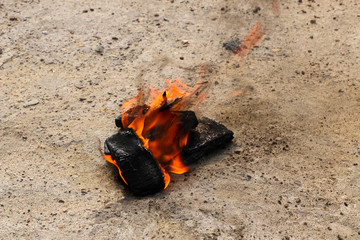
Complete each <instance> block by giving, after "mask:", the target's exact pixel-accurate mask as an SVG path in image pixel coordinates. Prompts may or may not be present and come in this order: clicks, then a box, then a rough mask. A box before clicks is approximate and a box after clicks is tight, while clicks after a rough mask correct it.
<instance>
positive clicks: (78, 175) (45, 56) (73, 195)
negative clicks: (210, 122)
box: [0, 0, 360, 239]
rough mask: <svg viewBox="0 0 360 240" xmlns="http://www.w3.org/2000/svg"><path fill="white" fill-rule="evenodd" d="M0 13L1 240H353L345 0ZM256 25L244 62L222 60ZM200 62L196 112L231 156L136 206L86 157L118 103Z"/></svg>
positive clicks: (354, 166) (165, 0)
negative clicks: (257, 33)
mask: <svg viewBox="0 0 360 240" xmlns="http://www.w3.org/2000/svg"><path fill="white" fill-rule="evenodd" d="M276 3H277V4H278V8H276ZM274 4H275V5H274ZM258 7H259V8H260V9H259V8H258ZM0 16H1V18H0V48H1V51H0V84H1V88H0V104H1V112H0V124H1V128H0V129H1V133H0V135H1V138H0V139H1V140H0V142H1V145H0V159H1V161H0V185H1V188H0V191H1V192H0V193H1V194H0V220H1V227H0V239H359V238H360V215H359V211H360V204H359V202H360V201H359V200H360V160H359V155H360V132H359V129H360V121H359V119H360V111H359V110H360V95H359V87H360V82H359V72H360V71H359V69H360V68H359V67H360V66H359V56H360V55H359V53H360V51H359V46H360V37H359V36H360V32H359V21H360V5H359V3H358V1H355V0H348V1H330V0H323V1H318V0H312V1H310V0H309V1H307V0H302V1H300V0H299V1H289V0H284V1H278V2H276V1H273V0H254V1H245V0H236V1H235V0H228V1H224V0H222V1H221V0H219V1H216V0H213V1H210V0H204V1H179V0H171V1H170V0H159V1H141V2H140V1H105V0H93V1H84V0H81V1H78V0H68V1H54V0H33V1H31V0H22V1H20V0H4V1H2V3H1V4H0ZM257 22H260V23H261V24H262V25H263V26H264V28H265V32H266V33H265V36H264V38H263V39H262V40H261V41H260V42H259V43H258V47H256V48H255V49H253V50H252V51H251V52H250V54H249V55H248V56H246V57H245V58H240V57H237V56H234V55H233V54H232V53H231V52H229V51H227V50H225V49H224V48H223V46H222V44H223V43H224V42H226V41H231V40H234V39H236V38H239V39H243V38H244V37H245V36H246V35H247V34H248V33H249V31H250V30H251V29H252V28H253V26H254V25H255V24H256V23H257ZM186 41H188V44H187V43H186ZM182 59H183V60H182ZM200 65H205V66H206V67H207V72H206V74H205V76H204V77H205V79H207V80H208V81H209V82H210V83H211V89H210V91H209V93H208V96H209V99H208V100H207V102H206V103H204V104H202V105H201V107H200V109H198V110H199V113H198V114H199V116H200V115H202V116H208V117H211V118H214V119H216V120H217V121H220V122H221V123H223V124H225V125H226V126H227V127H229V128H230V129H232V130H233V131H234V132H235V139H234V141H233V144H232V145H230V146H229V147H227V148H226V149H223V150H220V151H219V152H217V153H215V154H212V155H211V156H209V157H207V158H206V159H203V160H202V161H201V162H200V163H199V164H197V165H196V166H193V167H192V169H191V171H190V172H188V173H186V174H184V175H172V182H171V183H170V185H169V187H168V188H167V189H166V190H165V191H163V192H161V193H159V194H156V195H154V196H149V197H146V198H135V197H134V196H132V195H131V194H130V193H128V192H127V191H126V189H125V187H124V185H122V184H121V183H120V182H119V178H118V177H117V173H116V170H114V168H113V166H111V165H110V164H107V163H106V162H105V160H104V159H103V158H102V156H101V154H100V152H99V146H102V142H103V141H104V140H105V138H106V137H107V136H109V135H111V134H113V133H114V132H115V131H116V128H115V126H114V117H115V116H117V115H118V114H119V111H120V108H119V106H118V105H119V104H120V103H122V102H125V101H127V100H128V99H129V98H131V97H133V96H135V95H136V93H137V88H138V87H139V86H141V85H142V84H143V83H144V82H145V83H150V84H152V85H153V86H154V87H163V86H164V79H167V78H169V79H175V78H181V79H182V80H183V81H184V82H186V83H188V84H192V85H193V84H195V82H196V80H197V78H198V77H199V70H198V66H200ZM239 89H246V91H245V92H244V93H243V94H240V95H237V96H236V97H232V98H231V97H229V96H230V95H231V93H233V92H234V91H236V90H239Z"/></svg>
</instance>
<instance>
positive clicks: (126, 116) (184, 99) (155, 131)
mask: <svg viewBox="0 0 360 240" xmlns="http://www.w3.org/2000/svg"><path fill="white" fill-rule="evenodd" d="M166 83H167V85H168V87H167V88H165V89H164V90H163V91H160V90H159V89H151V88H149V92H144V91H143V90H140V91H139V93H138V95H137V96H136V97H135V98H133V99H131V100H130V101H128V102H126V103H124V104H123V105H122V112H123V115H122V118H121V121H122V125H123V127H124V129H130V128H131V129H133V130H134V131H135V133H136V134H137V136H138V137H139V138H140V139H141V141H142V143H143V145H144V146H145V148H147V149H148V150H149V151H150V152H151V153H152V155H153V156H154V158H155V159H156V160H157V162H158V163H159V166H160V168H161V170H162V171H163V173H164V181H165V188H166V187H167V185H168V184H169V182H170V176H169V174H168V172H167V171H169V172H173V173H177V174H181V173H184V172H187V171H188V167H187V166H186V165H185V164H184V163H183V161H182V159H181V154H180V152H181V150H182V149H183V148H184V147H185V146H186V144H187V140H188V136H189V131H190V129H189V128H187V127H184V124H186V123H184V121H182V119H181V114H180V113H179V111H183V110H185V109H186V108H188V107H190V106H191V105H193V104H195V103H196V104H198V103H199V102H200V101H199V100H202V99H204V98H205V97H204V95H203V94H202V91H203V90H204V89H205V84H204V83H205V82H201V78H200V80H199V82H198V83H197V84H196V85H195V86H194V87H190V86H187V85H186V84H185V83H183V82H181V80H179V79H177V80H175V81H174V82H173V83H171V82H170V81H168V80H166ZM147 96H148V98H149V103H148V105H147V104H145V102H146V100H147V99H146V98H147ZM194 98H196V99H197V101H194V100H195V99H194ZM115 165H116V164H115ZM119 172H120V175H121V171H120V169H119Z"/></svg>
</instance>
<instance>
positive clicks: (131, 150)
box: [104, 111, 234, 196]
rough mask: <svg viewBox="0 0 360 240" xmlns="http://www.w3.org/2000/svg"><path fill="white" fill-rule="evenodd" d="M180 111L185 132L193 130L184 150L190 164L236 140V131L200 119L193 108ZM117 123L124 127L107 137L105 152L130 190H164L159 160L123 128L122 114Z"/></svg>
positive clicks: (134, 191)
mask: <svg viewBox="0 0 360 240" xmlns="http://www.w3.org/2000/svg"><path fill="white" fill-rule="evenodd" d="M179 114H180V116H181V118H180V119H181V120H180V121H181V125H182V126H183V127H184V131H189V130H190V133H189V138H188V143H187V145H186V147H184V148H183V150H182V152H181V155H182V159H183V161H184V163H185V164H186V165H190V164H192V163H194V162H196V161H198V160H199V159H201V158H202V157H203V156H205V155H206V154H208V153H210V152H212V151H214V150H216V149H218V148H219V147H222V146H223V145H225V144H227V143H228V142H230V141H231V140H232V139H233V135H234V133H233V132H232V131H230V130H229V129H227V128H226V127H225V126H224V125H222V124H220V123H217V122H215V121H214V120H211V119H209V118H201V119H200V120H199V121H198V120H197V118H196V116H195V113H194V112H192V111H186V112H179ZM115 124H116V126H118V127H119V128H120V129H121V130H120V131H119V132H118V133H117V134H114V135H112V136H111V137H109V138H107V139H106V141H105V152H104V153H105V154H106V155H111V158H112V159H113V160H114V161H116V163H117V165H118V167H119V168H120V170H121V175H122V177H123V179H124V180H125V181H126V183H127V185H128V187H129V189H130V191H132V192H133V193H134V194H135V195H142V196H143V195H149V194H153V193H156V192H159V191H161V190H162V189H164V187H165V181H164V173H163V172H162V170H161V168H160V166H159V164H158V162H157V161H156V159H155V158H154V157H153V156H152V155H151V153H150V152H149V150H147V149H146V148H145V147H144V146H143V144H142V142H141V140H140V139H139V138H138V136H137V135H136V133H135V132H134V131H133V130H132V129H130V130H122V124H121V115H120V116H119V117H117V118H116V119H115Z"/></svg>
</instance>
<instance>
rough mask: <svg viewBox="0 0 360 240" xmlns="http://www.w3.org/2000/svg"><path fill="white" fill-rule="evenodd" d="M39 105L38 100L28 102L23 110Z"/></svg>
mask: <svg viewBox="0 0 360 240" xmlns="http://www.w3.org/2000/svg"><path fill="white" fill-rule="evenodd" d="M38 104H39V100H37V99H33V100H31V101H28V102H26V103H25V104H24V108H27V107H31V106H35V105H38Z"/></svg>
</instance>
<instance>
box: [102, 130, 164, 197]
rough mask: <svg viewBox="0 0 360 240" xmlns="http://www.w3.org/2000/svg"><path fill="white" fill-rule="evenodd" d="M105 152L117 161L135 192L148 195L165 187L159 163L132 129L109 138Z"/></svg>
mask: <svg viewBox="0 0 360 240" xmlns="http://www.w3.org/2000/svg"><path fill="white" fill-rule="evenodd" d="M104 153H105V154H110V155H111V158H112V159H113V160H115V161H116V163H117V165H118V166H119V168H120V169H121V174H122V177H123V178H124V180H125V181H126V183H127V184H128V186H129V188H130V191H132V192H133V193H134V194H136V195H148V194H152V193H156V192H159V191H161V190H162V189H164V187H165V183H164V174H163V172H162V171H161V169H160V166H159V164H158V163H157V161H156V160H155V158H154V157H153V156H152V155H151V153H150V152H149V150H147V149H146V148H145V147H144V146H143V144H142V142H141V140H140V139H139V138H138V136H137V135H136V133H135V132H134V131H133V130H132V129H130V130H125V131H119V132H118V133H117V134H114V135H112V136H111V137H109V138H107V139H106V141H105V151H104Z"/></svg>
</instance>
